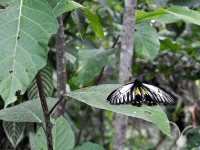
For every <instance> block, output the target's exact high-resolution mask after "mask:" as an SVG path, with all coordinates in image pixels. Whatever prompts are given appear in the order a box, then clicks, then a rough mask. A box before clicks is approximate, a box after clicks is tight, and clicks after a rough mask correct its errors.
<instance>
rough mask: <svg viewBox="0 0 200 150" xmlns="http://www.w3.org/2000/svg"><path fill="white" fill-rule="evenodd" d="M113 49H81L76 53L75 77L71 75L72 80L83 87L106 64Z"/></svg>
mask: <svg viewBox="0 0 200 150" xmlns="http://www.w3.org/2000/svg"><path fill="white" fill-rule="evenodd" d="M112 51H113V50H100V49H94V50H81V51H79V53H78V54H77V63H78V69H77V73H78V76H77V77H73V78H72V80H73V82H74V83H75V84H76V85H77V86H79V87H83V86H84V85H85V84H87V83H88V82H90V81H91V80H93V79H94V77H95V76H96V75H98V74H99V73H100V72H101V69H102V67H103V66H105V65H106V63H107V61H108V58H109V56H110V54H111V53H112Z"/></svg>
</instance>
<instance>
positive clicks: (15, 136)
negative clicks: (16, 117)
mask: <svg viewBox="0 0 200 150" xmlns="http://www.w3.org/2000/svg"><path fill="white" fill-rule="evenodd" d="M3 129H4V131H5V133H6V136H7V137H8V139H9V141H10V142H11V144H12V146H13V147H14V149H15V148H16V147H17V145H18V144H19V142H20V141H21V139H22V137H23V134H24V129H25V123H24V122H12V121H3Z"/></svg>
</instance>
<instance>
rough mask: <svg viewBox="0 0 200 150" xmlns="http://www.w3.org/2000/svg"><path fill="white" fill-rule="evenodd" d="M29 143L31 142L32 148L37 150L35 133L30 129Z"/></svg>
mask: <svg viewBox="0 0 200 150" xmlns="http://www.w3.org/2000/svg"><path fill="white" fill-rule="evenodd" d="M28 137H29V143H30V147H31V150H36V147H35V134H34V133H32V132H31V131H29V135H28Z"/></svg>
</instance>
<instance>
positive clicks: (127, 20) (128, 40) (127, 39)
mask: <svg viewBox="0 0 200 150" xmlns="http://www.w3.org/2000/svg"><path fill="white" fill-rule="evenodd" d="M136 9H137V0H125V6H124V16H123V31H122V39H121V52H120V71H119V83H120V84H125V83H126V82H127V81H129V79H130V77H131V73H130V72H129V70H132V57H133V33H134V27H135V14H136ZM127 123H128V116H125V115H122V114H118V113H117V114H116V115H115V130H114V139H113V147H112V149H113V150H123V149H124V148H125V141H126V127H127Z"/></svg>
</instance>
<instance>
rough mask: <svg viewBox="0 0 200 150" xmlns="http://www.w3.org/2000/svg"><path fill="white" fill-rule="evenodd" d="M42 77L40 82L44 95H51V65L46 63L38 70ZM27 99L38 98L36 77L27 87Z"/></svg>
mask: <svg viewBox="0 0 200 150" xmlns="http://www.w3.org/2000/svg"><path fill="white" fill-rule="evenodd" d="M40 73H41V77H42V84H43V87H44V92H45V96H46V97H51V95H52V92H53V69H52V66H51V65H50V64H49V63H47V65H46V66H45V67H44V68H42V69H41V70H40ZM27 95H28V99H36V98H39V92H38V87H37V82H36V79H34V80H33V81H32V82H31V84H30V85H29V87H28V89H27Z"/></svg>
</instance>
